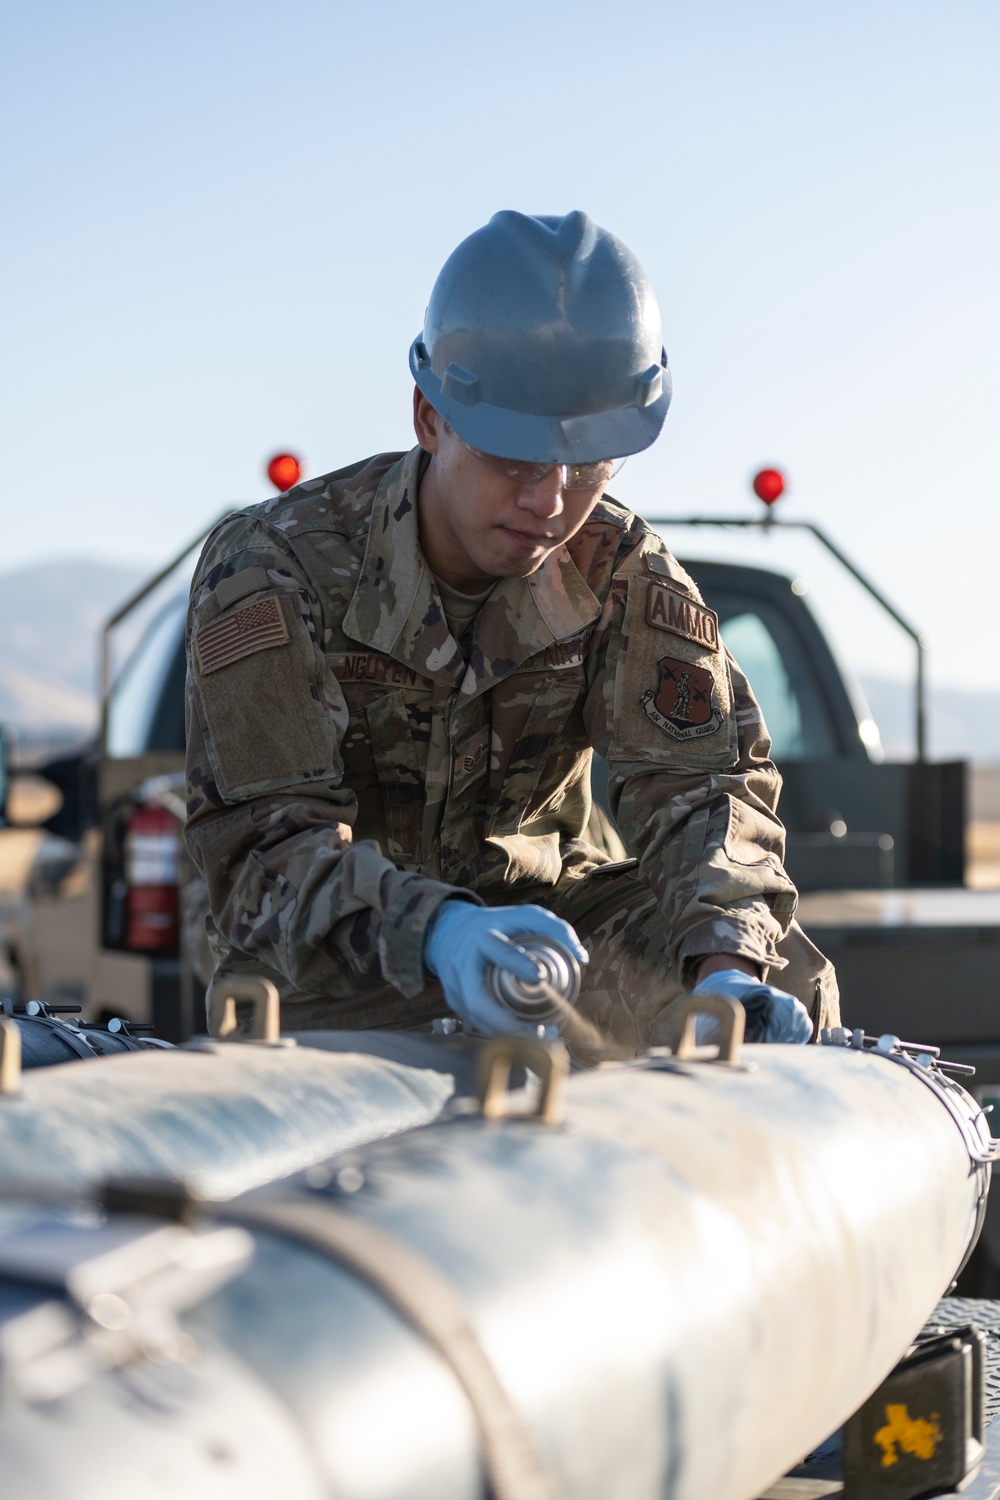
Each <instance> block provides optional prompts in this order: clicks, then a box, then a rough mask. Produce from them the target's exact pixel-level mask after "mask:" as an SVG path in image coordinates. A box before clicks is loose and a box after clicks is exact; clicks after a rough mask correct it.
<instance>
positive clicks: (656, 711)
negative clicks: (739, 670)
mask: <svg viewBox="0 0 1000 1500" xmlns="http://www.w3.org/2000/svg"><path fill="white" fill-rule="evenodd" d="M656 666H657V670H658V672H659V679H660V680H659V682H658V683H657V685H656V687H655V688H648V689H647V690H646V692H644V693H643V695H642V697H641V698H640V699H639V702H640V703H641V705H642V711H643V713H644V714H645V715H646V718H647V719H649V721H650V723H652V724H655V725H656V727H657V728H658V729H662V730H663V732H664V733H665V734H669V736H670V738H671V739H673V740H698V739H701V738H702V736H703V735H706V734H714V733H715V732H716V730H717V729H721V727H722V723H723V719H722V713H721V712H720V710H719V708H718V706H717V705H716V702H715V678H714V677H713V676H712V674H711V672H710V671H709V670H708V668H707V667H693V666H692V665H691V663H690V662H686V661H677V660H676V659H675V658H674V657H672V656H661V657H660V660H659V661H658V662H657V663H656Z"/></svg>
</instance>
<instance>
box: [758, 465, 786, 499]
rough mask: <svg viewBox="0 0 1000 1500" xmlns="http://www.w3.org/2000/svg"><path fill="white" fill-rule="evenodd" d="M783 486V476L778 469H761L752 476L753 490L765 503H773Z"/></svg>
mask: <svg viewBox="0 0 1000 1500" xmlns="http://www.w3.org/2000/svg"><path fill="white" fill-rule="evenodd" d="M784 488H785V476H784V474H782V472H781V470H780V469H761V471H760V473H759V474H755V475H754V476H753V492H754V494H755V495H756V496H757V499H758V500H763V502H764V504H765V505H773V504H774V502H775V500H777V499H778V498H779V497H780V496H781V494H782V492H783V491H784Z"/></svg>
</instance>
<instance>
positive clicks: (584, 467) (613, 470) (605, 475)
mask: <svg viewBox="0 0 1000 1500" xmlns="http://www.w3.org/2000/svg"><path fill="white" fill-rule="evenodd" d="M456 436H457V434H456ZM459 442H460V443H461V444H462V447H463V448H468V450H469V452H470V453H474V454H475V456H476V458H479V459H482V461H483V463H484V464H488V465H489V467H490V468H491V469H493V470H494V471H495V472H496V473H498V474H502V475H503V476H504V478H505V479H512V480H515V481H516V482H517V483H518V484H529V485H530V484H541V482H542V480H543V479H544V478H545V476H546V475H547V474H551V473H552V470H553V469H560V468H561V469H562V470H563V472H564V473H565V475H566V477H565V479H564V480H563V489H564V490H596V489H599V488H600V487H601V486H602V485H605V484H608V483H609V482H610V480H612V479H613V478H614V476H615V475H616V474H617V473H618V472H619V470H620V469H621V467H622V465H623V464H624V462H625V459H624V458H602V459H601V460H599V462H597V463H593V464H528V463H521V462H519V461H518V460H517V459H513V458H499V457H497V455H496V454H494V453H482V452H481V451H480V450H479V449H478V448H473V446H472V444H471V443H467V442H466V441H465V439H464V438H459Z"/></svg>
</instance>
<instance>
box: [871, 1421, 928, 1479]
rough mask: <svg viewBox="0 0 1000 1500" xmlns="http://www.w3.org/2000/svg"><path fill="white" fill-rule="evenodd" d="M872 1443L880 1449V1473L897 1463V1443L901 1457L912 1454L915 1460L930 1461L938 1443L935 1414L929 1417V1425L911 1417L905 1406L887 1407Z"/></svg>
mask: <svg viewBox="0 0 1000 1500" xmlns="http://www.w3.org/2000/svg"><path fill="white" fill-rule="evenodd" d="M875 1441H876V1443H878V1445H879V1447H880V1448H881V1449H882V1467H883V1469H888V1468H891V1467H892V1465H893V1464H895V1463H898V1462H899V1454H898V1453H897V1451H896V1444H897V1443H898V1444H899V1446H900V1448H901V1449H902V1450H903V1452H904V1453H912V1454H913V1455H914V1457H915V1458H925V1459H926V1458H933V1457H934V1453H935V1451H936V1449H937V1445H938V1443H939V1442H940V1441H941V1428H940V1426H939V1425H938V1419H937V1412H933V1413H932V1415H931V1420H930V1421H929V1422H928V1421H926V1420H925V1418H923V1417H911V1416H910V1408H909V1407H908V1406H887V1407H886V1409H885V1426H884V1427H880V1428H879V1430H878V1432H876V1434H875Z"/></svg>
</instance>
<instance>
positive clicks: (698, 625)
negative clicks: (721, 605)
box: [646, 579, 719, 651]
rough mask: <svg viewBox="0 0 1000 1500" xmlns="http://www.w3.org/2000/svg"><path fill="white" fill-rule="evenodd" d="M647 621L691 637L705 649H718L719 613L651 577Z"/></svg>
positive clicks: (685, 638)
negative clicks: (654, 580) (655, 581)
mask: <svg viewBox="0 0 1000 1500" xmlns="http://www.w3.org/2000/svg"><path fill="white" fill-rule="evenodd" d="M646 623H647V625H652V626H653V627H654V628H655V629H656V630H667V631H669V632H670V633H671V634H672V635H679V636H681V637H682V639H683V640H685V641H694V643H695V645H697V646H702V647H703V648H704V649H705V650H706V651H718V649H719V617H718V615H717V614H716V613H715V611H714V610H712V609H709V608H708V606H707V605H705V604H698V603H697V602H696V600H694V599H691V598H689V596H688V595H687V594H681V593H678V592H677V590H676V589H671V588H668V587H667V586H666V584H663V583H654V582H653V580H652V579H650V580H649V584H648V585H647V593H646Z"/></svg>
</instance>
